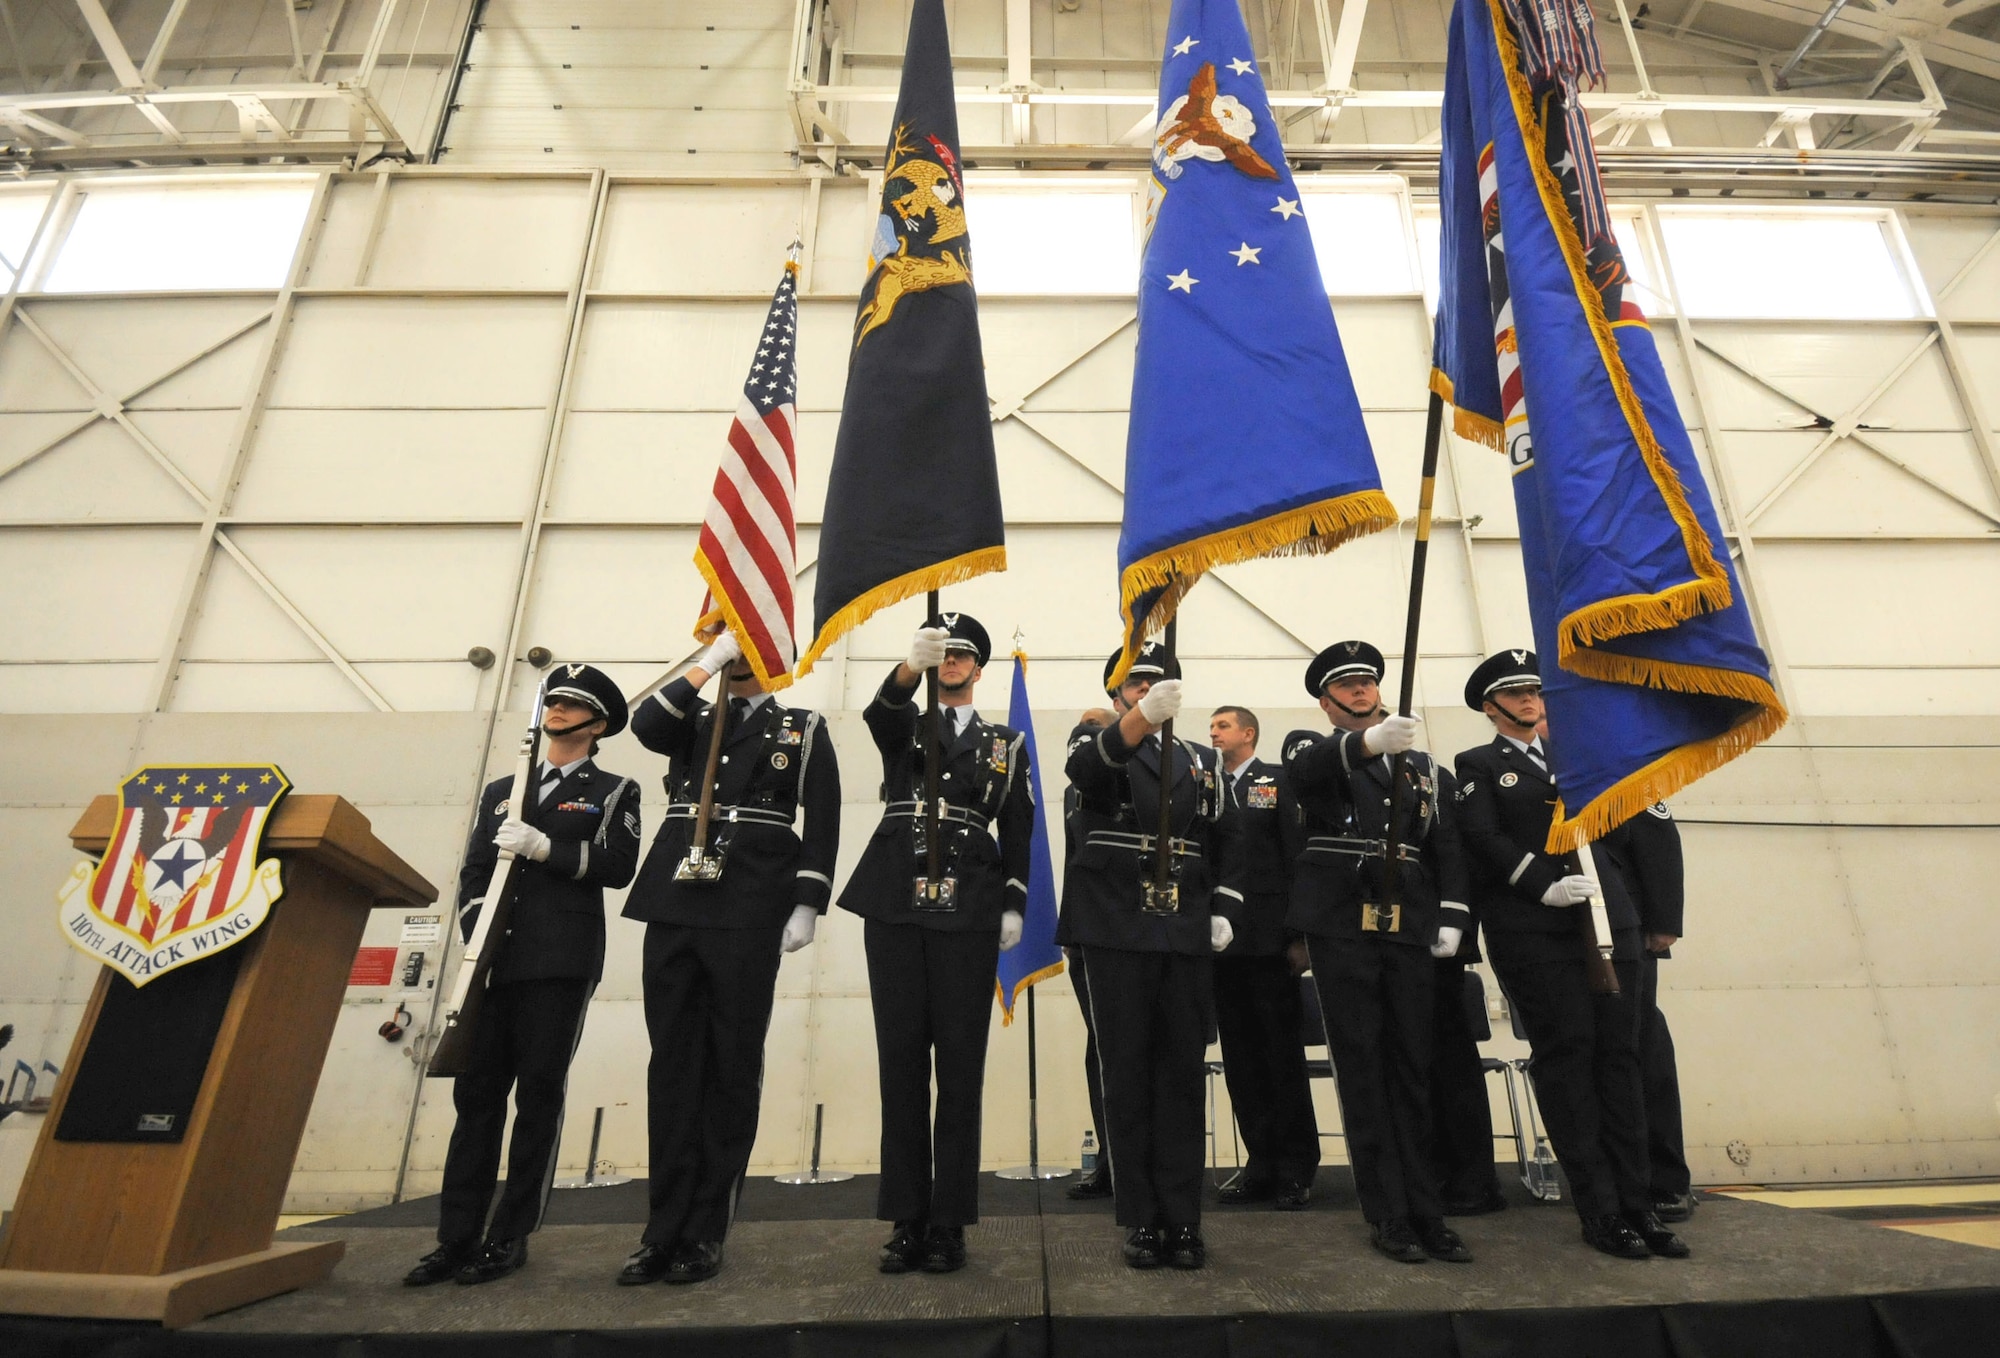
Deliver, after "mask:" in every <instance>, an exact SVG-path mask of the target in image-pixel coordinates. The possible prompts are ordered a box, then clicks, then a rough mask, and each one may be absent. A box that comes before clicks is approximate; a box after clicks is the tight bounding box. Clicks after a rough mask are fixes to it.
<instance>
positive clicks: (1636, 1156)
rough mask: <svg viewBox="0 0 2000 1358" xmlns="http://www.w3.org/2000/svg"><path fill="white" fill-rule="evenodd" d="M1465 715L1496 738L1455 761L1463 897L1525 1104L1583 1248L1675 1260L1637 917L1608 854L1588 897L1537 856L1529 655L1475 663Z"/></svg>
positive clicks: (1544, 796)
mask: <svg viewBox="0 0 2000 1358" xmlns="http://www.w3.org/2000/svg"><path fill="white" fill-rule="evenodd" d="M1465 705H1466V706H1467V707H1470V708H1472V709H1473V710H1474V711H1476V712H1483V713H1485V715H1486V716H1487V718H1488V719H1489V720H1490V721H1492V723H1493V725H1494V727H1495V730H1496V734H1495V735H1494V737H1493V742H1492V744H1490V745H1482V746H1479V747H1477V748H1475V749H1470V750H1467V751H1465V752H1464V753H1463V754H1461V755H1459V757H1458V760H1457V765H1458V808H1459V824H1460V832H1461V834H1462V836H1463V838H1464V840H1465V846H1466V853H1467V857H1468V858H1469V859H1470V861H1471V864H1472V874H1473V897H1474V900H1475V902H1476V905H1477V908H1478V911H1479V922H1480V926H1481V927H1482V928H1483V929H1484V930H1485V933H1486V949H1487V952H1488V953H1489V954H1490V956H1491V960H1492V963H1493V971H1494V974H1495V975H1497V976H1498V977H1499V978H1500V983H1501V984H1502V986H1504V987H1505V989H1506V992H1507V999H1508V1003H1509V1004H1511V1005H1512V1006H1513V1008H1514V1012H1515V1013H1517V1014H1518V1015H1519V1016H1520V1019H1521V1026H1522V1027H1523V1029H1525V1030H1526V1032H1527V1034H1528V1046H1529V1048H1530V1051H1531V1060H1530V1061H1529V1063H1528V1072H1529V1074H1530V1075H1531V1076H1532V1077H1533V1078H1534V1082H1535V1098H1536V1101H1537V1102H1538V1103H1539V1104H1540V1105H1541V1109H1542V1120H1543V1122H1544V1123H1546V1124H1547V1126H1548V1129H1549V1140H1550V1142H1551V1143H1552V1144H1553V1145H1554V1147H1555V1152H1556V1159H1557V1160H1558V1161H1560V1162H1561V1164H1562V1168H1563V1171H1564V1173H1566V1174H1567V1175H1568V1176H1569V1182H1570V1189H1571V1191H1572V1193H1573V1195H1574V1197H1575V1199H1576V1210H1577V1215H1578V1216H1579V1217H1581V1218H1582V1221H1583V1238H1584V1241H1585V1242H1586V1243H1587V1244H1589V1245H1590V1246H1592V1247H1593V1248H1595V1249H1598V1250H1601V1251H1603V1252H1604V1253H1606V1254H1610V1255H1614V1256H1616V1257H1619V1258H1624V1259H1644V1258H1646V1257H1648V1255H1654V1254H1657V1255H1661V1256H1663V1257H1666V1258H1673V1259H1680V1258H1686V1257H1687V1254H1688V1247H1687V1246H1686V1245H1685V1244H1683V1243H1682V1242H1681V1240H1680V1238H1679V1237H1678V1236H1676V1235H1674V1233H1673V1232H1672V1231H1669V1230H1668V1229H1667V1228H1666V1226H1665V1225H1663V1224H1662V1223H1661V1221H1660V1219H1659V1218H1658V1217H1657V1216H1655V1215H1653V1212H1652V1204H1651V1201H1650V1198H1649V1195H1648V1192H1647V1183H1646V1179H1647V1176H1646V1110H1645V1106H1644V1102H1643V1095H1642V1093H1641V1086H1640V1077H1639V1011H1638V995H1639V976H1638V971H1639V960H1638V959H1639V951H1640V941H1639V915H1638V912H1637V911H1636V910H1635V909H1634V906H1633V902H1632V898H1631V895H1630V893H1629V892H1627V891H1626V889H1625V884H1624V881H1623V876H1622V874H1621V873H1620V872H1619V871H1617V870H1616V868H1615V867H1614V866H1613V864H1612V863H1611V862H1610V861H1608V860H1610V859H1611V858H1612V857H1613V856H1614V855H1613V854H1611V853H1604V854H1601V855H1598V856H1597V857H1598V859H1599V863H1600V871H1599V878H1600V881H1599V883H1598V884H1597V886H1593V883H1592V882H1591V879H1590V878H1589V877H1588V876H1586V875H1585V874H1584V873H1583V871H1582V868H1581V866H1580V864H1579V862H1578V859H1577V857H1576V855H1574V854H1559V855H1558V854H1551V853H1549V852H1548V849H1547V845H1548V835H1549V825H1550V822H1551V821H1552V820H1553V818H1554V815H1555V805H1556V785H1555V779H1554V776H1553V775H1552V774H1551V772H1550V765H1549V762H1548V754H1547V750H1546V748H1545V746H1544V743H1543V741H1542V739H1541V737H1540V735H1539V734H1538V731H1537V728H1538V727H1539V726H1540V725H1541V724H1542V722H1543V717H1544V713H1543V707H1542V684H1541V669H1540V666H1539V664H1538V662H1537V660H1536V657H1535V653H1534V652H1533V651H1525V650H1522V651H1501V652H1500V653H1498V654H1497V655H1493V656H1489V657H1488V658H1487V659H1486V660H1484V661H1482V662H1481V663H1480V665H1479V667H1478V668H1477V669H1475V670H1473V672H1472V677H1471V678H1470V679H1468V680H1467V681H1466V684H1465ZM1622 828H1623V827H1621V829H1622ZM1616 835H1617V832H1616V831H1614V832H1613V836H1612V838H1615V837H1616ZM1606 842H1607V843H1609V840H1607V841H1606ZM1599 887H1601V889H1602V892H1603V897H1604V903H1605V907H1606V911H1607V914H1608V917H1609V919H1610V923H1611V931H1612V941H1613V944H1614V948H1613V952H1612V964H1613V969H1614V970H1615V971H1616V973H1617V975H1618V985H1619V990H1620V993H1619V994H1617V995H1593V994H1592V993H1591V992H1590V987H1589V984H1588V980H1587V975H1588V973H1587V970H1586V964H1587V962H1588V960H1589V958H1588V956H1587V954H1588V951H1589V944H1588V943H1587V942H1586V941H1585V940H1584V939H1582V938H1581V937H1580V936H1579V929H1578V923H1577V911H1578V910H1579V909H1588V908H1589V902H1590V899H1591V897H1592V895H1593V894H1594V893H1595V891H1596V890H1597V889H1599Z"/></svg>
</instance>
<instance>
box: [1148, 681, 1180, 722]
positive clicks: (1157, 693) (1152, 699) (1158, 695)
mask: <svg viewBox="0 0 2000 1358" xmlns="http://www.w3.org/2000/svg"><path fill="white" fill-rule="evenodd" d="M1180 710H1181V681H1180V680H1178V679H1161V680H1159V681H1157V682H1156V683H1154V685H1153V686H1152V687H1151V688H1149V689H1147V690H1146V696H1145V697H1143V698H1141V699H1140V700H1139V715H1140V716H1142V717H1144V718H1145V719H1146V720H1147V721H1149V722H1151V723H1152V724H1153V725H1155V726H1165V725H1166V724H1167V723H1168V722H1170V721H1172V720H1173V719H1174V716H1175V714H1176V713H1178V712H1179V711H1180Z"/></svg>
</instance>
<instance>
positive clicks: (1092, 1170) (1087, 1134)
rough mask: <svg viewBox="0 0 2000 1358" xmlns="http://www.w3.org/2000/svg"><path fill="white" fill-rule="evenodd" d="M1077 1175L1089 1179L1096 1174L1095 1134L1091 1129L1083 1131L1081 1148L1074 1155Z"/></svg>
mask: <svg viewBox="0 0 2000 1358" xmlns="http://www.w3.org/2000/svg"><path fill="white" fill-rule="evenodd" d="M1076 1163H1077V1166H1078V1168H1077V1173H1078V1174H1079V1175H1081V1176H1082V1177H1083V1178H1086V1179H1088V1178H1090V1177H1091V1176H1092V1175H1094V1174H1096V1173H1097V1133H1096V1131H1095V1130H1093V1129H1092V1128H1089V1127H1086V1128H1084V1129H1083V1148H1082V1149H1081V1150H1079V1151H1078V1152H1077V1154H1076Z"/></svg>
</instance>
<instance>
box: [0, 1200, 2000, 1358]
mask: <svg viewBox="0 0 2000 1358" xmlns="http://www.w3.org/2000/svg"><path fill="white" fill-rule="evenodd" d="M1062 1188H1063V1185H1062V1184H1061V1183H1060V1182H1057V1183H1053V1184H1044V1185H1041V1186H1039V1187H1038V1186H1036V1185H1033V1184H1026V1183H1012V1182H1005V1181H1001V1180H997V1179H994V1178H991V1177H990V1176H989V1177H988V1178H986V1179H985V1180H984V1181H983V1188H982V1192H983V1204H982V1206H983V1211H984V1213H985V1220H984V1221H983V1222H982V1223H981V1224H980V1225H979V1226H977V1227H975V1228H973V1229H971V1230H970V1231H968V1233H967V1239H968V1243H969V1245H970V1247H971V1253H972V1261H971V1263H970V1265H969V1266H968V1267H967V1268H966V1269H965V1271H964V1272H962V1273H958V1274H954V1275H951V1276H948V1277H930V1276H926V1275H923V1274H913V1275H908V1276H904V1277H884V1276H882V1275H881V1274H879V1273H877V1272H876V1270H875V1251H876V1248H877V1246H879V1245H880V1243H881V1241H882V1239H883V1238H884V1236H885V1235H886V1228H885V1227H884V1226H882V1225H881V1224H880V1223H878V1222H876V1221H874V1220H873V1219H872V1217H873V1207H874V1181H873V1179H872V1178H867V1177H864V1178H859V1179H855V1180H853V1181H851V1182H849V1183H845V1184H838V1185H822V1186H818V1187H810V1188H788V1187H784V1186H781V1185H778V1184H775V1183H773V1182H772V1181H770V1180H768V1179H766V1180H756V1181H753V1182H752V1183H751V1184H750V1185H749V1187H748V1189H747V1191H746V1192H745V1195H744V1200H743V1208H742V1212H741V1216H740V1218H739V1221H738V1224H737V1227H736V1229H735V1231H734V1233H733V1234H732V1235H731V1237H730V1241H729V1253H728V1257H727V1260H726V1263H725V1267H724V1270H723V1273H722V1276H721V1277H719V1278H717V1279H715V1280H714V1281H713V1282H709V1283H705V1284H701V1285H698V1286H694V1287H666V1286H653V1287H644V1288H620V1287H616V1286H614V1285H613V1284H612V1277H613V1275H614V1274H616V1272H617V1271H618V1268H619V1265H620V1263H621V1262H622V1261H623V1258H624V1256H625V1255H626V1254H627V1253H628V1252H630V1251H631V1250H632V1249H633V1248H634V1247H635V1246H636V1244H637V1242H638V1234H639V1223H640V1221H641V1220H642V1219H643V1217H644V1205H645V1198H644V1185H643V1184H630V1185H625V1186H621V1187H615V1188H605V1189H592V1190H587V1191H575V1192H563V1193H558V1194H557V1195H556V1199H555V1203H554V1206H553V1208H552V1210H551V1219H550V1224H549V1225H548V1226H547V1227H545V1228H544V1229H543V1230H542V1232H541V1233H540V1234H539V1235H537V1236H536V1237H534V1241H533V1244H532V1248H531V1257H530V1260H529V1263H528V1266H527V1268H525V1269H524V1270H522V1271H521V1272H520V1273H518V1274H516V1275H514V1276H513V1277H511V1278H507V1279H503V1280H502V1281H500V1282H498V1283H493V1284H489V1285H487V1286H484V1287H476V1288H468V1287H457V1286H455V1285H451V1284H446V1285H444V1286H441V1287H435V1288H430V1289H425V1290H421V1291H418V1290H411V1289H406V1288H404V1287H402V1286H400V1285H399V1282H398V1280H399V1279H400V1277H401V1275H402V1274H403V1272H404V1270H406V1269H407V1268H408V1267H409V1266H410V1265H411V1264H412V1263H413V1262H415V1260H416V1258H417V1256H418V1255H420V1254H422V1253H423V1252H424V1251H425V1250H427V1249H428V1248H430V1244H431V1228H432V1226H433V1225H434V1223H435V1221H436V1204H435V1200H434V1199H425V1200H420V1201H417V1202H411V1203H405V1204H401V1205H398V1206H394V1207H385V1208H381V1209H379V1210H376V1211H372V1212H363V1213H359V1214H357V1215H355V1216H350V1217H344V1218H341V1219H340V1220H338V1221H327V1222H323V1223H320V1224H318V1225H314V1226H307V1227H300V1228H296V1229H294V1230H291V1231H288V1232H285V1233H284V1234H283V1236H281V1237H280V1238H281V1239H299V1240H318V1239H344V1240H345V1241H346V1242H347V1257H346V1259H345V1261H344V1262H343V1263H342V1264H341V1266H340V1268H339V1270H338V1271H337V1272H336V1273H335V1275H334V1277H333V1280H332V1281H331V1282H329V1283H327V1284H325V1285H323V1286H320V1287H316V1288H311V1289H308V1290H306V1291H302V1292H297V1293H293V1294H291V1295H289V1296H283V1297H274V1298H272V1299H271V1300H269V1301H265V1302H261V1303H258V1304H257V1305H254V1306H248V1307H245V1308H243V1309H242V1310H240V1311H236V1312H232V1313H230V1314H227V1315H221V1316H216V1317H214V1318H213V1319H211V1320H209V1321H206V1322H204V1323H203V1324H201V1325H198V1326H196V1327H194V1328H192V1329H188V1330H183V1331H178V1332H173V1333H166V1332H162V1331H160V1330H158V1329H155V1328H151V1327H144V1326H131V1325H107V1324H101V1323H84V1322H50V1321H30V1320H22V1319H7V1318H0V1354H4V1355H6V1358H41V1355H50V1356H51V1358H53V1356H54V1355H62V1356H63V1358H72V1356H74V1358H82V1356H83V1355H97V1354H105V1355H111V1354H115V1355H120V1358H124V1356H125V1355H131V1356H133V1358H138V1356H139V1355H154V1354H160V1355H176V1356H177V1358H178V1356H180V1355H197V1354H199V1355H208V1354H218V1355H244V1356H245V1358H249V1355H262V1354H272V1355H278V1354H283V1355H287V1358H289V1356H290V1355H310V1356H311V1358H319V1356H320V1355H325V1358H390V1356H393V1358H403V1356H404V1355H408V1356H409V1358H427V1356H428V1355H441V1356H442V1355H451V1356H452V1358H460V1356H463V1358H472V1355H486V1354H493V1355H506V1356H507V1358H513V1356H514V1355H521V1356H522V1358H542V1356H543V1355H547V1356H548V1358H584V1356H586V1355H591V1356H594V1355H599V1354H602V1355H607V1358H610V1356H611V1355H616V1356H617V1358H638V1356H639V1355H644V1354H651V1353H674V1354H682V1353H685V1354H701V1355H711V1354H712V1355H719V1356H720V1358H734V1355H756V1356H757V1358H763V1356H764V1355H770V1356H771V1358H778V1356H779V1355H783V1356H784V1358H821V1356H822V1355H826V1356H829V1358H831V1356H834V1355H842V1356H844V1355H850V1354H852V1355H863V1354H865V1355H870V1356H871V1358H872V1356H874V1355H882V1356H883V1358H896V1356H897V1355H904V1354H909V1355H923V1356H925V1358H928V1356H929V1355H938V1356H939V1358H943V1356H944V1355H950V1356H951V1358H959V1356H960V1355H989V1354H990V1355H1006V1356H1007V1358H1040V1356H1041V1355H1071V1354H1080V1355H1088V1356H1089V1358H1100V1356H1102V1358H1125V1355H1131V1356H1132V1358H1181V1355H1190V1356H1196V1355H1198V1356H1199V1358H1224V1356H1225V1355H1227V1356H1230V1358H1234V1356H1236V1355H1256V1356H1257V1358H1263V1355H1293V1354H1297V1355H1301V1356H1303V1355H1313V1356H1314V1358H1345V1356H1346V1355H1355V1356H1356V1358H1360V1356H1362V1355H1366V1358H1501V1356H1502V1355H1521V1356H1522V1358H1531V1356H1532V1358H1543V1356H1547V1358H1565V1356H1566V1355H1580V1356H1583V1355H1588V1356H1591V1358H1595V1356H1596V1355H1604V1358H1778V1356H1779V1355H1793V1354H1797V1355H1811V1356H1812V1358H1947V1356H1949V1358H1965V1356H1967V1355H1985V1354H1996V1353H2000V1251H1993V1250H1985V1249H1980V1248H1977V1247H1974V1246H1970V1245H1959V1244H1953V1243H1950V1242H1947V1241H1941V1240H1933V1239H1928V1238H1923V1237H1919V1236H1913V1235H1909V1234H1906V1233H1904V1232H1900V1231H1892V1230H1885V1229H1883V1228H1882V1227H1879V1226H1875V1225H1871V1224H1868V1223H1867V1222H1866V1221H1858V1220H1846V1219H1842V1218H1841V1217H1839V1216H1836V1215H1832V1214H1826V1213H1819V1212H1812V1211H1804V1210H1797V1209H1788V1208H1783V1207H1773V1206H1768V1205H1764V1204H1759V1203H1749V1202H1739V1201H1734V1200H1730V1199H1726V1198H1709V1199H1707V1200H1706V1201H1705V1202H1704V1203H1703V1205H1702V1207H1701V1208H1700V1210H1699V1211H1698V1212H1697V1213H1696V1214H1695V1219H1694V1220H1693V1221H1692V1222H1691V1223H1689V1225H1688V1226H1686V1227H1685V1228H1683V1229H1684V1232H1685V1235H1686V1238H1687V1239H1688V1241H1689V1242H1690V1243H1691V1244H1692V1245H1693V1247H1694V1250H1695V1257H1694V1258H1693V1259H1692V1260H1689V1261H1686V1262H1680V1263H1675V1262H1669V1261H1665V1260H1648V1261H1645V1262H1627V1261H1622V1260H1615V1259H1609V1258H1606V1257H1605V1256H1603V1255H1600V1254H1596V1253H1594V1252H1593V1251H1591V1250H1589V1249H1587V1248H1585V1247H1584V1245H1583V1244H1582V1242H1581V1241H1580V1240H1579V1239H1578V1238H1577V1226H1576V1218H1575V1215H1574V1213H1573V1212H1571V1210H1570V1209H1569V1208H1568V1207H1567V1206H1565V1205H1547V1204H1539V1203H1533V1202H1530V1201H1529V1200H1528V1199H1527V1198H1526V1197H1525V1195H1518V1194H1517V1195H1516V1197H1515V1198H1514V1199H1513V1201H1512V1206H1511V1207H1510V1209H1509V1210H1508V1211H1505V1212H1502V1213H1498V1214H1496V1215H1493V1216H1486V1217H1477V1218H1471V1219H1467V1220H1463V1221H1460V1222H1458V1223H1457V1225H1458V1227H1459V1229H1460V1231H1461V1233H1462V1234H1463V1235H1464V1236H1465V1238H1466V1240H1467V1242H1468V1243H1469V1244H1470V1245H1471V1246H1472V1247H1473V1249H1474V1250H1475V1251H1476V1252H1477V1254H1478V1256H1479V1258H1478V1261H1477V1262H1476V1263H1473V1264H1469V1265H1450V1264H1439V1263H1429V1264H1422V1265H1398V1264H1393V1263H1390V1262H1389V1261H1388V1260H1385V1259H1383V1258H1382V1257H1380V1256H1379V1255H1377V1254H1375V1253H1374V1252H1373V1251H1372V1250H1371V1249H1370V1248H1369V1246H1368V1241H1367V1231H1366V1227H1365V1226H1364V1225H1363V1223H1362V1221H1361V1218H1360V1215H1359V1213H1358V1212H1357V1211H1356V1210H1355V1207H1354V1195H1353V1189H1352V1183H1351V1180H1349V1179H1348V1177H1347V1175H1346V1172H1345V1170H1344V1169H1330V1170H1327V1171H1324V1172H1322V1174H1321V1176H1320V1182H1319V1185H1318V1192H1317V1195H1316V1198H1315V1201H1314V1203H1313V1207H1312V1210H1310V1211H1308V1212H1305V1213H1302V1214H1280V1213H1276V1212H1272V1211H1269V1210H1265V1209H1243V1208H1239V1209H1225V1208H1220V1207H1218V1208H1215V1209H1214V1210H1213V1211H1212V1212H1211V1214H1210V1215H1209V1217H1208V1218H1207V1220H1206V1221H1205V1223H1204V1230H1205V1234H1206V1235H1207V1237H1208V1242H1209V1249H1210V1261H1209V1266H1208V1268H1207V1269H1205V1270H1204V1271H1202V1272H1199V1273H1176V1272H1172V1271H1167V1270H1161V1271H1158V1272H1153V1273H1135V1272H1133V1271H1132V1270H1130V1269H1128V1268H1126V1267H1124V1266H1123V1264H1122V1262H1121V1260H1120V1257H1119V1252H1118V1245H1119V1241H1120V1239H1121V1235H1122V1233H1121V1232H1120V1231H1118V1229H1117V1228H1116V1227H1115V1226H1114V1225H1113V1224H1112V1220H1111V1213H1110V1207H1109V1204H1107V1203H1087V1204H1077V1203H1071V1202H1069V1201H1067V1200H1066V1199H1065V1198H1064V1197H1063V1193H1062Z"/></svg>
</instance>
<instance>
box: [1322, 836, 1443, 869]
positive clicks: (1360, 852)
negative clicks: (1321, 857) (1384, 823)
mask: <svg viewBox="0 0 2000 1358" xmlns="http://www.w3.org/2000/svg"><path fill="white" fill-rule="evenodd" d="M1306 849H1307V850H1308V851H1311V850H1313V849H1324V850H1326V851H1327V852H1328V853H1351V854H1353V855H1354V856H1355V857H1356V858H1387V857H1388V856H1389V841H1387V840H1385V839H1355V838H1353V837H1351V836H1348V835H1312V836H1310V837H1308V838H1307V840H1306ZM1421 852H1422V850H1420V849H1419V848H1418V847H1417V846H1416V845H1414V844H1398V845H1397V846H1396V857H1397V859H1398V860H1399V861H1401V862H1404V863H1415V862H1417V861H1418V854H1420V853H1421Z"/></svg>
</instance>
